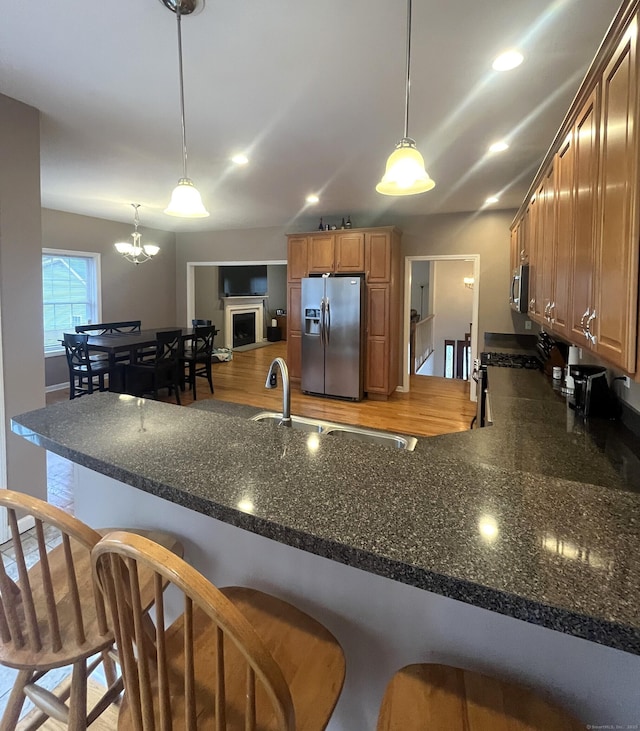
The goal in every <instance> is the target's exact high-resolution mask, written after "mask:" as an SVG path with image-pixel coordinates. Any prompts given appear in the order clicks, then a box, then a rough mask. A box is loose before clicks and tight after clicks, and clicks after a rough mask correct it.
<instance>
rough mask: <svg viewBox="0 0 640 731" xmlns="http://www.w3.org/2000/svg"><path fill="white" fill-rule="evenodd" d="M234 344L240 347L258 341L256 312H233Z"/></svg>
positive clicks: (235, 346)
mask: <svg viewBox="0 0 640 731" xmlns="http://www.w3.org/2000/svg"><path fill="white" fill-rule="evenodd" d="M232 322H233V346H232V347H234V348H239V347H240V346H241V345H250V344H251V343H255V342H256V313H255V312H234V313H233V318H232Z"/></svg>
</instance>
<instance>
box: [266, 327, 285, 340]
mask: <svg viewBox="0 0 640 731" xmlns="http://www.w3.org/2000/svg"><path fill="white" fill-rule="evenodd" d="M267 340H268V341H269V342H270V343H277V342H278V341H279V340H282V330H281V329H280V328H279V327H268V328H267Z"/></svg>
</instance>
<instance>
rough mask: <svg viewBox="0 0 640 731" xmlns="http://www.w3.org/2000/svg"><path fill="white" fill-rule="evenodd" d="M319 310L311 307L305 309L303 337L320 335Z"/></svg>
mask: <svg viewBox="0 0 640 731" xmlns="http://www.w3.org/2000/svg"><path fill="white" fill-rule="evenodd" d="M320 317H321V315H320V310H319V309H316V308H313V307H306V308H305V311H304V331H303V332H304V333H305V335H320V322H321V319H320Z"/></svg>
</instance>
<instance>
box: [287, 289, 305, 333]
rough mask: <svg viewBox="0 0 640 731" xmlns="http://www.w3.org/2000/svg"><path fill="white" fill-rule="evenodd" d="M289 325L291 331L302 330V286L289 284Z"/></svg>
mask: <svg viewBox="0 0 640 731" xmlns="http://www.w3.org/2000/svg"><path fill="white" fill-rule="evenodd" d="M287 326H288V329H289V332H302V286H301V285H300V284H289V285H288V286H287Z"/></svg>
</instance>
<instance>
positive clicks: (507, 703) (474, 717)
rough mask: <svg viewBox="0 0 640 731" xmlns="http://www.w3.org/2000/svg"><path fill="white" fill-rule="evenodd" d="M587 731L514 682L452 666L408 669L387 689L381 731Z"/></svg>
mask: <svg viewBox="0 0 640 731" xmlns="http://www.w3.org/2000/svg"><path fill="white" fill-rule="evenodd" d="M426 729H434V731H436V730H437V731H445V730H446V731H585V729H586V727H585V726H583V725H582V724H581V723H580V722H579V721H577V720H576V719H575V718H573V717H572V716H570V715H569V714H568V713H567V712H566V711H564V710H562V709H561V708H559V707H558V706H557V705H555V704H554V703H551V702H550V701H547V700H545V699H543V698H541V697H540V695H538V694H536V693H534V692H533V691H531V690H529V689H528V688H525V687H523V686H521V685H516V684H514V683H507V682H505V681H503V680H498V679H497V678H493V677H490V676H488V675H481V674H480V673H475V672H472V671H470V670H462V669H461V668H456V667H451V666H449V665H431V664H417V665H407V667H404V668H402V670H399V671H398V672H397V673H396V674H395V675H394V676H393V678H392V679H391V681H390V683H389V685H388V686H387V689H386V692H385V695H384V698H383V700H382V705H381V708H380V714H379V716H378V726H377V731H425V730H426Z"/></svg>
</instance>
